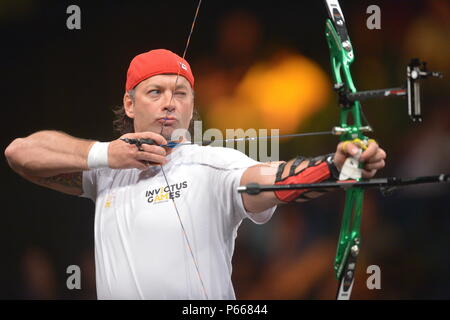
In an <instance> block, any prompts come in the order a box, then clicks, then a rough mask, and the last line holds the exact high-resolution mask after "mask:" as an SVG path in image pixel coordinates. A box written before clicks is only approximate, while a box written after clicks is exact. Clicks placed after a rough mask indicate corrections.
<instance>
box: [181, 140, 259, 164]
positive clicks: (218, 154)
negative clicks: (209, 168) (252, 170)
mask: <svg viewBox="0 0 450 320" xmlns="http://www.w3.org/2000/svg"><path fill="white" fill-rule="evenodd" d="M186 147H187V148H186V149H185V150H184V151H183V157H185V159H188V160H189V161H195V162H202V163H208V164H217V165H219V164H223V165H226V164H230V163H244V164H256V163H257V161H255V160H253V159H252V158H250V157H248V156H247V155H246V154H245V153H243V152H241V151H239V150H235V149H232V148H225V147H219V146H199V145H196V144H194V145H189V146H186Z"/></svg>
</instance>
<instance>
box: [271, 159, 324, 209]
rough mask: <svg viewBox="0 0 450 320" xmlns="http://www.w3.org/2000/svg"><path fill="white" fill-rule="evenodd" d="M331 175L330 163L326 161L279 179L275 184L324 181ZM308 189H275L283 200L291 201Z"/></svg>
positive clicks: (278, 196) (276, 193) (276, 194)
mask: <svg viewBox="0 0 450 320" xmlns="http://www.w3.org/2000/svg"><path fill="white" fill-rule="evenodd" d="M330 177H331V173H330V168H329V167H328V164H327V163H326V162H322V163H320V164H318V165H317V166H311V167H308V168H306V169H304V170H302V171H300V172H299V173H297V174H296V175H294V176H290V177H287V178H286V179H284V180H281V181H278V182H276V183H275V184H276V185H284V184H298V183H316V182H321V181H324V180H326V179H328V178H330ZM308 191H309V190H308V189H300V190H283V191H275V196H276V197H277V198H278V199H279V200H281V201H284V202H291V201H293V200H295V199H297V198H298V197H299V196H301V195H302V194H303V193H305V192H308Z"/></svg>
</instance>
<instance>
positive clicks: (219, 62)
mask: <svg viewBox="0 0 450 320" xmlns="http://www.w3.org/2000/svg"><path fill="white" fill-rule="evenodd" d="M72 4H76V5H78V6H79V7H80V9H81V30H68V29H67V27H66V19H67V18H68V16H69V14H67V13H66V8H67V7H68V6H69V5H72ZM196 4H197V2H194V1H171V0H166V1H164V2H163V1H149V0H146V1H112V0H108V1H106V0H103V1H63V0H60V1H37V0H15V1H14V0H2V1H1V2H0V40H1V42H2V46H1V50H0V66H1V72H2V76H3V77H2V79H1V81H2V88H3V90H2V94H3V95H2V99H1V104H2V109H3V115H4V117H3V120H4V121H3V125H2V126H1V131H2V134H1V146H2V148H3V150H4V149H5V148H6V147H7V145H8V144H9V143H10V142H11V141H12V140H14V138H17V137H25V136H27V135H29V134H31V133H33V132H35V131H38V130H43V129H52V130H61V131H64V132H66V133H68V134H71V135H74V136H77V137H82V138H91V139H97V140H101V141H110V140H113V139H116V138H117V137H118V135H117V134H116V133H114V132H113V128H112V120H113V113H112V112H111V110H112V108H113V107H115V106H118V105H121V100H122V97H123V93H124V83H125V76H126V70H127V68H128V64H129V62H130V60H131V59H132V58H133V57H134V56H135V55H136V54H139V53H142V52H144V51H148V50H150V49H155V48H167V49H170V50H172V51H174V52H176V53H178V54H180V55H181V54H182V52H183V49H184V46H185V41H186V38H187V35H188V31H189V28H190V25H191V21H192V18H193V15H194V12H195V7H196ZM373 4H375V5H378V6H379V7H380V9H381V29H380V30H369V29H368V28H367V27H366V19H367V18H368V16H369V15H368V14H367V13H366V8H367V7H368V6H369V5H373ZM341 7H342V9H343V11H344V15H345V17H346V20H347V27H348V29H349V34H350V37H351V40H352V43H353V46H354V49H355V55H356V61H355V63H354V64H353V68H352V74H353V77H354V80H355V83H356V86H357V87H358V88H359V89H361V90H364V89H376V88H385V87H395V86H399V85H402V84H403V83H404V81H405V72H406V71H405V68H406V64H407V63H408V62H409V60H410V59H411V58H413V57H420V58H421V59H423V60H426V61H427V62H428V64H429V68H430V69H431V70H436V71H442V72H444V73H445V77H444V79H443V80H427V81H424V82H423V97H422V99H423V100H422V102H423V109H424V110H423V113H424V122H423V123H422V124H413V123H412V122H411V121H410V120H409V119H408V116H407V112H406V101H405V100H402V99H389V100H378V101H370V102H366V103H364V104H363V107H364V111H365V114H366V117H367V119H368V120H369V121H370V123H371V125H372V126H373V127H374V129H375V132H374V134H373V135H372V136H373V137H374V138H375V139H377V141H378V142H379V143H380V145H381V146H382V147H383V148H384V149H385V150H386V151H387V153H388V160H387V166H386V168H385V169H384V170H382V171H381V172H380V173H379V174H378V175H379V176H380V177H381V176H394V175H395V176H416V175H433V174H439V173H441V172H450V112H449V108H448V107H449V101H450V99H449V98H450V84H449V83H450V82H449V80H448V79H449V76H450V2H449V1H447V0H428V1H425V0H423V1H419V0H399V1H376V0H375V1H341ZM326 17H327V12H326V9H325V6H324V4H323V2H322V1H295V2H294V1H284V0H281V1H277V2H268V1H267V2H264V1H263V2H262V1H235V2H231V1H220V2H219V1H208V0H204V1H203V5H202V7H201V9H200V14H199V17H198V21H197V25H196V28H195V30H194V33H193V36H192V40H191V44H190V48H189V50H188V52H187V56H186V58H187V60H188V61H189V62H190V64H191V66H192V68H193V70H194V75H195V76H196V106H197V109H198V111H199V113H200V115H201V116H202V118H203V120H204V123H203V130H206V129H207V128H209V127H218V128H235V127H244V128H250V127H253V128H279V129H280V133H290V132H305V131H312V130H314V131H316V130H320V131H322V130H329V129H330V128H331V127H332V126H334V125H335V124H336V123H337V119H338V117H337V116H338V111H339V109H338V107H337V104H336V100H335V96H334V94H333V92H332V88H331V78H330V75H331V73H330V72H329V70H330V66H329V61H328V59H329V58H328V48H327V45H326V41H325V37H324V24H325V18H326ZM283 59H284V60H283ZM280 61H281V62H282V61H287V62H286V63H288V62H289V61H290V62H292V63H294V65H295V67H292V68H288V70H297V69H296V68H298V69H299V70H300V71H299V72H297V73H295V74H294V75H293V76H292V79H293V80H292V81H291V82H289V83H290V84H295V83H302V84H304V86H300V87H305V88H306V87H307V85H308V86H310V87H308V88H309V89H308V90H309V91H308V90H307V91H305V92H303V91H301V89H299V92H300V93H301V94H300V95H299V97H297V98H295V97H294V98H292V101H291V100H286V101H287V102H286V105H288V104H289V103H290V106H289V108H287V109H283V106H284V105H285V104H284V103H280V105H279V106H277V107H280V109H277V108H273V107H271V105H268V106H269V107H268V108H267V109H269V111H268V113H265V112H266V111H264V110H263V107H266V105H265V104H264V103H265V102H267V101H268V100H270V99H269V98H271V99H274V101H283V99H288V98H286V95H284V94H283V90H281V91H280V90H279V89H276V85H275V87H273V86H272V87H271V86H270V85H268V84H267V81H263V82H258V81H259V80H260V79H266V78H267V77H269V78H270V79H275V80H276V79H277V77H276V75H277V73H276V72H277V71H278V70H284V69H283V66H282V65H281V64H280V63H281V62H280ZM287 65H288V66H289V64H287ZM258 66H266V69H265V70H269V71H270V70H273V72H275V73H274V74H273V77H272V76H271V75H272V74H271V73H264V72H266V71H264V72H263V73H262V74H261V76H258V72H260V71H258V70H260V69H258V68H256V69H255V67H258ZM280 66H281V67H280ZM252 70H256V71H255V72H256V75H257V76H256V77H255V73H252V72H250V71H252ZM308 70H309V71H308ZM269 71H267V72H269ZM303 71H304V72H303ZM283 74H285V73H283V72H281V78H280V81H281V83H283ZM264 77H266V78H264ZM269 78H267V79H269ZM275 80H274V81H275ZM296 81H297V82H296ZM302 81H303V82H302ZM286 83H287V82H286ZM266 86H267V87H266ZM262 87H264V90H261V89H262ZM286 87H287V86H286ZM300 87H299V88H300ZM323 88H326V89H325V90H323ZM291 91H292V90H291ZM259 92H263V93H264V92H269V93H268V94H270V93H272V95H270V96H269V98H267V97H265V96H263V94H262V93H261V94H259ZM254 93H258V94H257V95H256V96H255V97H253V95H254ZM252 94H253V95H252ZM261 96H263V97H262V98H261ZM243 97H246V98H243ZM246 99H247V100H246ZM299 101H300V102H299ZM302 101H303V102H304V101H308V103H309V104H307V103H306V102H305V103H303V104H302ZM246 106H247V108H246ZM274 110H275V111H277V112H278V114H277V115H272V114H271V113H270V112H273V111H274ZM293 114H294V115H295V116H293ZM222 115H224V116H222ZM276 116H278V117H279V118H276ZM227 117H229V118H231V119H232V120H233V119H234V120H235V121H236V122H237V124H236V122H231V120H230V122H227V121H228V119H227ZM269 118H272V119H273V121H276V122H270V121H269V120H267V119H269ZM297 119H301V121H300V120H297ZM284 129H285V130H284ZM336 141H337V139H336V138H335V137H332V136H330V137H314V138H306V139H303V140H302V139H297V140H287V141H286V140H283V141H282V144H281V147H280V158H281V159H290V158H292V157H294V156H295V155H297V154H303V155H307V156H309V155H318V154H325V153H329V152H332V151H333V150H334V149H335V146H336V143H337V142H336ZM1 177H2V203H3V206H2V208H3V209H2V211H1V212H2V215H1V220H0V221H1V222H0V298H3V299H28V298H32V299H57V298H59V299H95V298H96V293H95V268H94V249H93V247H94V243H93V239H94V237H93V236H94V234H93V231H94V229H93V222H94V205H93V203H92V202H91V201H90V200H88V199H84V198H83V199H82V198H77V197H71V196H67V195H63V194H59V193H57V192H55V191H51V190H47V189H45V188H42V187H39V186H36V185H33V184H31V183H29V182H27V181H25V180H23V179H22V178H21V177H20V176H18V175H17V174H15V173H14V172H13V171H12V170H11V169H9V167H8V165H7V163H6V160H5V159H4V161H3V162H2V167H1ZM449 191H450V187H449V186H448V185H434V186H431V185H425V186H417V187H410V188H404V189H402V190H397V191H396V192H395V193H394V194H392V195H390V196H389V197H383V196H382V195H381V194H380V193H379V192H378V191H376V190H370V191H367V192H366V199H365V204H364V215H363V222H362V237H363V243H362V253H361V256H360V258H359V264H358V272H357V274H356V284H355V287H354V294H353V298H355V299H449V298H450V277H449V276H448V275H449V274H450V254H449V252H450V241H449V240H450V200H449ZM343 195H344V194H343V193H342V192H336V193H333V194H329V195H326V196H324V197H323V198H321V199H320V200H315V201H311V202H310V203H307V204H292V205H286V206H283V207H279V209H278V210H277V212H276V213H275V215H274V217H273V218H272V220H271V221H270V222H269V223H267V224H265V225H263V226H256V225H254V224H252V223H250V222H248V221H246V222H245V223H243V225H242V226H241V228H240V230H239V236H238V238H237V244H236V250H235V256H234V259H233V265H234V269H233V280H234V284H235V290H236V294H237V297H238V298H239V299H333V298H334V294H335V290H336V286H337V282H336V281H335V279H334V273H333V270H332V263H333V260H334V254H335V248H336V242H337V238H338V231H339V228H340V226H339V224H340V215H341V212H342V208H343V199H344V197H343ZM69 265H79V266H80V268H81V271H82V289H81V290H68V289H67V287H66V279H67V277H68V274H66V268H67V267H68V266H69ZM370 265H378V266H380V268H381V289H380V290H368V289H367V287H366V279H367V278H368V276H369V275H368V274H366V269H367V267H368V266H370Z"/></svg>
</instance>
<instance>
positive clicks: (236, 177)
mask: <svg viewBox="0 0 450 320" xmlns="http://www.w3.org/2000/svg"><path fill="white" fill-rule="evenodd" d="M221 156H222V159H227V160H226V161H224V162H223V163H222V166H224V167H225V168H224V169H225V170H223V171H222V172H220V173H219V174H218V176H219V177H218V181H217V184H216V185H219V186H220V189H222V190H218V191H219V193H221V194H222V195H223V199H222V201H225V202H228V203H231V206H232V207H231V210H232V215H233V219H232V220H234V224H237V223H239V222H240V221H242V219H244V218H249V219H250V220H252V221H253V222H254V223H256V224H264V223H266V222H267V221H269V220H270V218H271V217H272V215H273V213H274V211H275V209H276V208H277V206H273V207H272V208H269V209H267V210H264V211H263V212H259V213H251V212H248V211H247V210H246V209H245V207H244V202H243V201H242V195H241V194H240V193H238V191H237V189H238V187H239V186H240V183H241V178H242V175H243V174H244V172H245V171H246V170H247V169H248V168H250V167H252V166H254V165H257V164H260V162H258V161H255V160H253V159H251V158H249V157H247V156H246V155H245V154H243V153H241V152H239V151H237V150H233V149H224V150H223V154H222V155H221Z"/></svg>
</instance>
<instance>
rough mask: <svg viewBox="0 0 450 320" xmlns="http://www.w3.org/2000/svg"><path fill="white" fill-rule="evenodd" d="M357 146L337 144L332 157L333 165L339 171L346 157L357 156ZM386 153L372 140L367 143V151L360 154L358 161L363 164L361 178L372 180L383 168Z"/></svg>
mask: <svg viewBox="0 0 450 320" xmlns="http://www.w3.org/2000/svg"><path fill="white" fill-rule="evenodd" d="M359 149H360V148H359V146H357V145H355V144H353V143H351V142H350V143H349V142H341V143H339V144H338V146H337V149H336V153H335V155H334V164H335V166H336V167H337V168H338V169H339V171H340V170H341V168H342V166H343V165H344V161H345V159H346V158H348V157H353V156H355V155H357V154H358V152H359ZM385 159H386V152H385V151H384V150H383V149H381V148H380V146H379V145H378V144H377V143H376V142H375V141H373V140H370V141H369V145H368V146H367V149H366V150H364V151H363V152H362V153H361V156H360V158H359V161H360V162H362V163H364V167H363V169H362V177H363V178H372V177H373V176H375V174H376V173H377V171H378V170H380V169H382V168H384V165H385V161H384V160H385Z"/></svg>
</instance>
